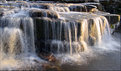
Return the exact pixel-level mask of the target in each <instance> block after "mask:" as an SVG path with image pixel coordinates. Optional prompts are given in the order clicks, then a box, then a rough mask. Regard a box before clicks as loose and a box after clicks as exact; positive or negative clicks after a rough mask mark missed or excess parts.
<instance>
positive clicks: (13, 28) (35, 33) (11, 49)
mask: <svg viewBox="0 0 121 71" xmlns="http://www.w3.org/2000/svg"><path fill="white" fill-rule="evenodd" d="M26 4H27V5H26ZM20 5H21V4H20ZM22 6H23V7H20V8H14V9H11V10H9V11H8V12H5V11H3V12H2V13H0V15H1V17H0V69H6V68H8V69H9V68H10V69H11V68H13V69H14V67H15V68H17V67H18V68H19V66H17V65H18V64H20V66H22V65H24V64H22V62H20V61H21V60H22V59H23V61H24V59H26V58H27V57H28V59H26V60H25V61H27V60H29V58H31V57H32V56H35V59H36V58H37V55H39V54H41V53H42V52H45V53H54V54H55V55H56V54H59V55H63V54H67V55H74V54H77V56H78V55H80V54H81V52H86V53H89V52H90V51H91V50H90V49H91V47H92V46H95V45H96V46H97V45H98V46H100V44H102V39H103V38H105V36H107V34H108V36H110V28H109V23H108V20H107V19H106V17H104V16H103V15H100V14H96V13H91V10H92V9H94V8H95V9H97V7H96V6H94V5H90V4H82V5H81V4H43V3H40V4H37V3H35V4H34V3H30V4H28V3H24V4H23V3H22ZM27 7H28V8H27ZM90 7H91V8H90ZM93 12H95V11H93ZM96 12H97V10H96ZM84 55H85V54H84ZM63 56H64V55H63ZM57 57H59V56H57ZM65 57H66V56H65ZM74 57H75V56H74ZM78 57H81V56H78ZM62 58H63V57H62ZM68 58H70V57H68V56H67V60H68ZM71 58H72V60H73V59H75V58H73V57H71ZM7 59H9V60H7ZM77 59H78V58H77ZM33 60H34V59H33ZM65 60H66V58H65ZM75 60H76V59H75ZM77 61H78V60H77ZM28 62H29V61H28ZM62 62H63V61H62ZM23 63H24V62H23ZM30 63H31V61H30ZM28 64H29V63H28Z"/></svg>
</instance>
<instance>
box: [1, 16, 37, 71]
mask: <svg viewBox="0 0 121 71" xmlns="http://www.w3.org/2000/svg"><path fill="white" fill-rule="evenodd" d="M0 33H1V34H0V62H2V63H0V66H1V68H0V69H2V68H4V65H6V64H4V62H6V60H5V59H7V58H8V59H10V60H12V61H14V62H16V59H21V58H23V59H24V57H29V56H30V55H34V54H35V44H34V27H33V20H32V18H29V17H7V16H5V17H1V18H0ZM7 64H8V65H9V63H7ZM10 64H11V62H10ZM15 64H16V63H15ZM13 66H16V65H13Z"/></svg>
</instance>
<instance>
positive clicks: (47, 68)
mask: <svg viewBox="0 0 121 71" xmlns="http://www.w3.org/2000/svg"><path fill="white" fill-rule="evenodd" d="M42 67H43V71H61V69H60V67H59V66H55V65H50V64H43V66H42Z"/></svg>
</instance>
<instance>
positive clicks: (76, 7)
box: [69, 4, 86, 12]
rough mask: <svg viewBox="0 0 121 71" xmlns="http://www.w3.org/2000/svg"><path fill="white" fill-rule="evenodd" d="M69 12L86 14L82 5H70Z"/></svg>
mask: <svg viewBox="0 0 121 71" xmlns="http://www.w3.org/2000/svg"><path fill="white" fill-rule="evenodd" d="M69 9H70V11H76V12H86V7H85V6H84V5H78V4H77V5H76V4H75V5H71V6H70V7H69Z"/></svg>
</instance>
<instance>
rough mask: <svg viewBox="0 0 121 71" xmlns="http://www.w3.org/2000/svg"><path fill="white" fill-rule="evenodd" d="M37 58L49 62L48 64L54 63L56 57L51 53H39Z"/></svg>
mask: <svg viewBox="0 0 121 71" xmlns="http://www.w3.org/2000/svg"><path fill="white" fill-rule="evenodd" d="M38 56H39V57H40V58H42V59H44V60H46V61H49V62H55V61H56V57H55V56H54V55H53V54H52V53H40V54H39V55H38Z"/></svg>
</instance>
